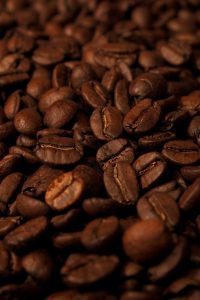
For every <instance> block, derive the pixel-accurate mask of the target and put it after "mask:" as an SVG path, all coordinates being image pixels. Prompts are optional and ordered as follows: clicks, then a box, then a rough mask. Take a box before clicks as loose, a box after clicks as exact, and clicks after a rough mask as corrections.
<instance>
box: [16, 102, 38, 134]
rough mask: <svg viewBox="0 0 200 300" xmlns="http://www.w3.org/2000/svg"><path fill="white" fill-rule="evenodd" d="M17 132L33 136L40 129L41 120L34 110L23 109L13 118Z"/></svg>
mask: <svg viewBox="0 0 200 300" xmlns="http://www.w3.org/2000/svg"><path fill="white" fill-rule="evenodd" d="M14 125H15V128H16V129H17V131H19V132H20V133H23V134H27V135H29V134H35V133H36V131H37V130H39V129H40V128H41V127H42V119H41V116H40V115H39V113H38V112H37V111H36V110H35V109H34V108H24V109H22V110H21V111H19V112H18V113H17V114H16V116H15V118H14Z"/></svg>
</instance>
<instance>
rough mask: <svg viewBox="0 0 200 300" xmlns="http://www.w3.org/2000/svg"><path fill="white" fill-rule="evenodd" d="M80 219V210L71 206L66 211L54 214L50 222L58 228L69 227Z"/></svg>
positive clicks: (73, 225)
mask: <svg viewBox="0 0 200 300" xmlns="http://www.w3.org/2000/svg"><path fill="white" fill-rule="evenodd" d="M80 220H81V210H80V209H79V208H72V209H70V210H69V211H68V212H67V213H65V214H61V215H58V216H55V217H53V218H52V219H51V224H52V225H53V226H54V227H55V228H56V229H58V230H63V229H71V228H73V227H75V225H76V224H77V223H78V222H79V221H80Z"/></svg>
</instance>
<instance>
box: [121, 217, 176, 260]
mask: <svg viewBox="0 0 200 300" xmlns="http://www.w3.org/2000/svg"><path fill="white" fill-rule="evenodd" d="M123 247H124V251H125V253H126V254H127V255H128V257H130V258H131V259H132V260H133V261H134V262H138V263H152V262H155V261H158V260H159V259H161V258H162V257H163V256H164V255H165V254H166V253H167V252H168V251H169V250H170V248H171V247H172V237H171V235H170V233H169V232H168V231H167V230H166V229H165V227H164V225H163V224H162V222H161V221H159V220H156V219H150V220H143V221H138V222H136V223H135V224H133V225H132V226H130V227H129V228H128V229H127V230H126V231H125V233H124V236H123Z"/></svg>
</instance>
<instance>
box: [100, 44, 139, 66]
mask: <svg viewBox="0 0 200 300" xmlns="http://www.w3.org/2000/svg"><path fill="white" fill-rule="evenodd" d="M137 49H138V46H137V45H136V44H132V43H113V44H105V45H101V46H99V47H98V48H97V50H96V53H95V61H96V62H97V63H98V64H99V65H101V66H103V67H106V68H109V69H110V68H112V67H113V66H114V65H115V64H116V63H117V62H120V61H123V62H125V63H126V64H127V65H132V64H133V63H134V62H135V60H136V51H137Z"/></svg>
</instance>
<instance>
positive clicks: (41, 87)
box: [26, 68, 51, 99]
mask: <svg viewBox="0 0 200 300" xmlns="http://www.w3.org/2000/svg"><path fill="white" fill-rule="evenodd" d="M50 87H51V78H50V74H49V71H48V70H47V69H45V68H38V69H36V70H35V72H34V73H33V76H32V78H31V79H30V81H29V82H28V84H27V87H26V92H27V94H29V95H30V96H32V97H33V98H35V99H38V98H39V97H40V96H41V95H42V94H43V93H44V92H45V91H47V90H48V89H50Z"/></svg>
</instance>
